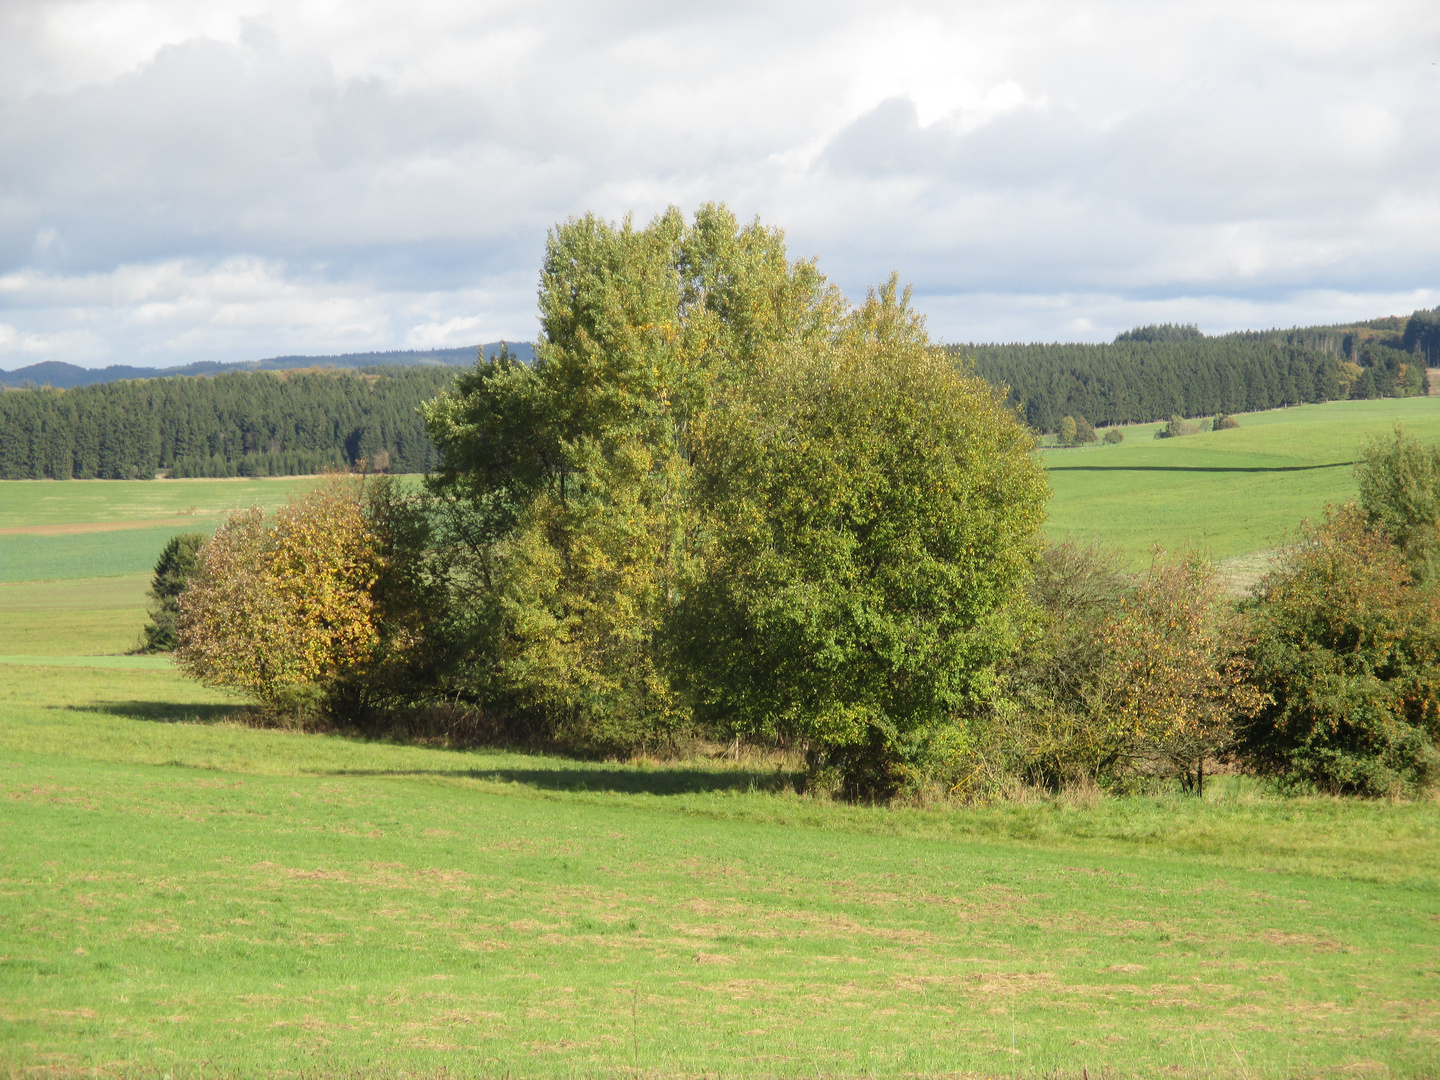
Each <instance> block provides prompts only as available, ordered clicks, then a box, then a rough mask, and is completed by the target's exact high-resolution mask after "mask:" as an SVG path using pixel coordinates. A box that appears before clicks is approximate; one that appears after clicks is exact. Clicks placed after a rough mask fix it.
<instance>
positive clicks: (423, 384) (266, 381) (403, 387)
mask: <svg viewBox="0 0 1440 1080" xmlns="http://www.w3.org/2000/svg"><path fill="white" fill-rule="evenodd" d="M454 377H455V371H454V369H449V370H446V369H437V368H392V369H380V370H376V371H370V372H359V373H357V372H351V371H308V372H284V373H279V372H253V373H244V374H241V373H233V374H226V375H219V376H216V377H214V378H191V377H180V378H175V377H172V378H158V379H136V380H129V381H124V382H114V383H106V384H103V385H96V386H86V387H79V388H76V389H73V390H53V389H49V388H41V389H30V390H6V391H5V392H3V393H0V479H5V480H20V479H56V480H68V479H72V478H73V479H105V480H132V479H147V478H150V477H154V476H155V475H156V474H157V473H160V472H168V473H169V475H171V476H173V477H196V476H217V477H219V476H289V475H299V474H305V473H314V472H319V471H322V470H324V469H326V468H332V467H336V466H348V467H355V466H359V465H361V464H362V463H363V464H364V465H366V466H368V467H370V468H372V469H375V470H378V471H385V470H389V471H391V472H428V471H430V470H431V469H433V468H434V467H435V466H436V464H437V458H436V451H435V447H434V444H433V443H432V442H431V441H430V439H429V437H428V436H427V435H426V433H425V424H424V421H423V420H422V419H421V416H420V413H419V411H418V410H419V406H420V405H421V404H422V403H423V402H425V401H429V400H430V399H432V398H434V397H435V396H436V394H438V393H439V392H440V391H441V390H443V389H444V388H445V387H447V386H448V385H449V384H450V383H451V381H452V380H453V379H454Z"/></svg>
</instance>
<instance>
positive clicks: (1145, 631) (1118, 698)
mask: <svg viewBox="0 0 1440 1080" xmlns="http://www.w3.org/2000/svg"><path fill="white" fill-rule="evenodd" d="M1104 640H1105V644H1106V648H1107V651H1108V652H1109V653H1110V655H1111V656H1112V657H1113V662H1112V665H1111V675H1112V677H1113V678H1114V679H1115V692H1114V694H1113V697H1112V701H1113V711H1112V712H1111V714H1110V725H1111V735H1112V738H1113V739H1114V746H1115V747H1116V752H1117V759H1119V758H1125V757H1129V758H1132V759H1133V758H1134V757H1135V756H1136V755H1143V754H1150V755H1155V756H1159V757H1162V758H1164V759H1168V760H1169V761H1170V762H1171V763H1173V764H1174V765H1175V766H1177V767H1179V768H1180V769H1182V770H1184V772H1183V775H1186V776H1189V775H1191V774H1190V773H1189V766H1190V765H1192V764H1193V765H1194V767H1195V772H1194V774H1193V783H1194V789H1195V791H1196V792H1197V794H1203V793H1204V784H1205V760H1206V758H1207V757H1210V756H1213V755H1214V754H1216V753H1218V752H1220V751H1222V750H1224V749H1226V748H1227V747H1228V746H1229V743H1230V741H1231V737H1232V728H1231V724H1232V721H1233V719H1234V718H1236V717H1250V716H1253V715H1255V714H1256V713H1257V712H1258V711H1259V710H1260V708H1261V706H1262V705H1263V704H1264V702H1265V697H1264V693H1263V691H1261V690H1258V689H1256V688H1255V686H1253V685H1252V684H1251V683H1250V682H1248V681H1247V680H1248V676H1249V675H1250V671H1251V662H1250V660H1249V659H1248V658H1247V657H1246V656H1245V652H1244V649H1245V638H1244V634H1243V632H1242V627H1241V626H1240V624H1239V623H1238V621H1237V620H1236V619H1235V618H1234V617H1233V614H1230V613H1227V611H1226V609H1225V605H1224V603H1223V597H1222V596H1221V593H1220V589H1219V585H1218V582H1217V580H1216V576H1215V568H1214V565H1213V564H1211V563H1210V562H1208V561H1207V560H1205V559H1202V558H1200V557H1198V556H1196V555H1194V554H1188V555H1184V556H1181V557H1179V558H1167V557H1166V556H1165V554H1164V553H1163V552H1158V551H1157V552H1156V554H1155V556H1154V557H1153V558H1152V559H1151V563H1150V568H1149V570H1148V571H1147V572H1146V575H1145V577H1144V578H1143V579H1142V580H1141V582H1140V584H1139V586H1138V587H1137V588H1136V590H1135V593H1134V595H1133V596H1131V597H1129V598H1127V599H1126V600H1125V601H1124V602H1123V603H1122V610H1121V613H1120V614H1119V615H1117V616H1115V617H1113V618H1111V619H1110V620H1109V622H1108V624H1107V626H1106V627H1105V630H1104Z"/></svg>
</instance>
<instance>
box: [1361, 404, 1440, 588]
mask: <svg viewBox="0 0 1440 1080" xmlns="http://www.w3.org/2000/svg"><path fill="white" fill-rule="evenodd" d="M1355 477H1356V481H1357V482H1358V486H1359V489H1360V508H1361V510H1363V511H1364V513H1365V519H1366V522H1367V523H1368V524H1369V525H1370V527H1371V528H1376V529H1381V530H1383V531H1384V532H1385V533H1386V534H1387V535H1388V536H1389V537H1390V538H1391V539H1392V540H1393V541H1394V542H1395V543H1396V544H1397V545H1399V547H1400V550H1401V551H1402V552H1404V553H1405V557H1406V559H1408V560H1409V562H1410V566H1411V569H1412V571H1413V573H1414V574H1415V577H1416V578H1417V579H1418V580H1424V581H1432V580H1435V578H1436V576H1437V570H1440V444H1435V443H1432V444H1430V445H1428V446H1427V445H1424V444H1422V443H1421V442H1420V441H1419V440H1418V439H1416V438H1414V437H1413V436H1408V435H1406V434H1405V432H1404V431H1403V430H1402V429H1400V428H1399V427H1397V428H1396V429H1395V432H1394V437H1393V439H1389V440H1385V439H1380V438H1371V440H1370V442H1369V443H1368V444H1367V445H1366V447H1365V450H1364V452H1363V453H1362V454H1361V456H1360V462H1359V464H1358V465H1357V466H1356V468H1355Z"/></svg>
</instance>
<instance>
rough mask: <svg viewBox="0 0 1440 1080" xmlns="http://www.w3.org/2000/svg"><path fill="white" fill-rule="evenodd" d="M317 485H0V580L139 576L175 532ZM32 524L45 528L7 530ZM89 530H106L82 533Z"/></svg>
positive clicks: (202, 527)
mask: <svg viewBox="0 0 1440 1080" xmlns="http://www.w3.org/2000/svg"><path fill="white" fill-rule="evenodd" d="M317 482H318V481H317V479H316V478H315V477H313V476H287V477H278V478H276V479H271V480H6V481H0V582H20V581H44V580H52V579H57V578H100V577H111V576H115V575H121V574H138V573H143V572H145V571H147V570H150V569H151V568H153V567H154V565H155V559H156V558H157V557H158V556H159V554H160V550H161V549H162V548H163V547H164V546H165V544H166V542H167V541H168V540H169V539H170V538H171V537H172V536H174V535H175V534H176V533H182V532H212V531H213V530H214V529H215V527H216V526H217V525H219V524H220V522H221V521H222V520H224V517H225V515H227V514H229V513H231V512H232V511H235V510H239V509H243V508H245V507H249V506H263V507H265V508H267V509H271V508H274V507H276V506H279V505H281V504H282V503H284V502H285V501H287V500H288V499H289V498H290V497H291V496H292V495H294V494H295V493H297V492H301V491H304V490H306V489H307V488H309V487H312V486H314V484H315V483H317ZM137 522H141V523H144V526H143V527H139V528H137V527H134V525H135V523H137ZM37 526H38V527H39V528H40V529H43V530H44V531H43V532H20V533H16V532H5V531H4V530H13V529H17V528H18V529H28V528H34V527H37ZM87 526H88V527H93V526H104V528H102V529H100V530H98V531H88V530H87V531H80V530H83V529H85V528H86V527H87ZM142 606H143V605H142Z"/></svg>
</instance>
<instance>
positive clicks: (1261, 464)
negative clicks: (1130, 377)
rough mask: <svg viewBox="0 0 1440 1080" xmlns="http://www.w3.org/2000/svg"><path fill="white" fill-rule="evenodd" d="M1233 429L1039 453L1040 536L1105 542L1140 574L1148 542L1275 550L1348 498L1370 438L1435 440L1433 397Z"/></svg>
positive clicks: (1129, 435) (1249, 420) (1135, 437)
mask: <svg viewBox="0 0 1440 1080" xmlns="http://www.w3.org/2000/svg"><path fill="white" fill-rule="evenodd" d="M1239 420H1240V424H1241V426H1240V427H1239V428H1233V429H1231V430H1228V431H1213V432H1212V431H1206V432H1201V433H1199V434H1197V435H1187V436H1184V437H1182V438H1179V439H1156V438H1155V437H1154V435H1155V432H1156V431H1157V430H1159V428H1160V427H1161V426H1162V425H1159V424H1148V425H1143V426H1136V427H1127V428H1123V429H1121V430H1123V431H1124V433H1125V441H1124V442H1123V443H1120V444H1119V445H1115V446H1105V445H1092V446H1086V447H1081V448H1076V449H1053V450H1047V451H1046V452H1045V454H1044V457H1045V463H1046V466H1047V468H1048V470H1049V474H1050V484H1051V488H1052V489H1053V491H1054V497H1053V498H1052V500H1051V503H1050V521H1049V523H1048V526H1047V531H1048V532H1049V534H1050V535H1051V536H1066V535H1068V536H1074V537H1076V538H1077V539H1081V540H1085V541H1089V540H1100V541H1102V542H1104V543H1107V544H1112V545H1114V546H1116V547H1119V548H1120V549H1122V550H1123V551H1124V552H1125V553H1126V554H1127V555H1128V557H1129V558H1130V560H1131V562H1132V563H1137V564H1138V563H1139V562H1141V561H1143V560H1144V559H1145V558H1146V557H1147V553H1148V551H1149V549H1150V546H1151V545H1152V544H1156V543H1158V544H1161V545H1163V546H1165V547H1167V548H1170V549H1172V550H1175V549H1179V548H1181V547H1183V546H1185V545H1187V544H1188V545H1193V546H1195V547H1198V548H1201V549H1205V550H1208V551H1209V553H1210V554H1211V555H1212V556H1213V557H1214V558H1216V559H1228V558H1233V557H1235V556H1240V555H1246V554H1249V553H1251V552H1255V551H1260V550H1264V549H1267V548H1273V547H1275V546H1276V545H1278V544H1280V543H1283V542H1284V539H1285V536H1286V534H1287V533H1289V532H1292V531H1293V530H1294V529H1295V527H1296V526H1297V525H1298V524H1299V523H1300V521H1301V519H1302V518H1306V517H1318V516H1319V514H1320V513H1321V512H1323V510H1324V508H1325V505H1326V504H1327V503H1341V502H1346V501H1349V500H1352V499H1354V498H1355V497H1356V495H1355V474H1354V469H1353V468H1352V467H1351V464H1350V463H1352V462H1354V461H1355V460H1356V459H1357V458H1358V457H1359V456H1360V450H1361V448H1362V447H1363V446H1364V444H1365V442H1366V441H1367V440H1368V439H1369V438H1370V437H1371V436H1375V435H1378V436H1382V437H1385V436H1389V435H1390V433H1391V432H1392V431H1393V430H1394V428H1395V426H1396V425H1397V424H1399V425H1401V426H1403V428H1404V429H1405V431H1406V432H1408V433H1410V434H1412V435H1414V436H1416V437H1418V438H1420V439H1422V440H1425V441H1427V442H1433V441H1436V440H1437V439H1440V398H1400V399H1389V400H1381V401H1337V402H1331V403H1329V404H1325V405H1302V406H1297V407H1295V408H1291V409H1275V410H1273V411H1271V412H1264V413H1250V414H1247V415H1244V416H1241V417H1239Z"/></svg>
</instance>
